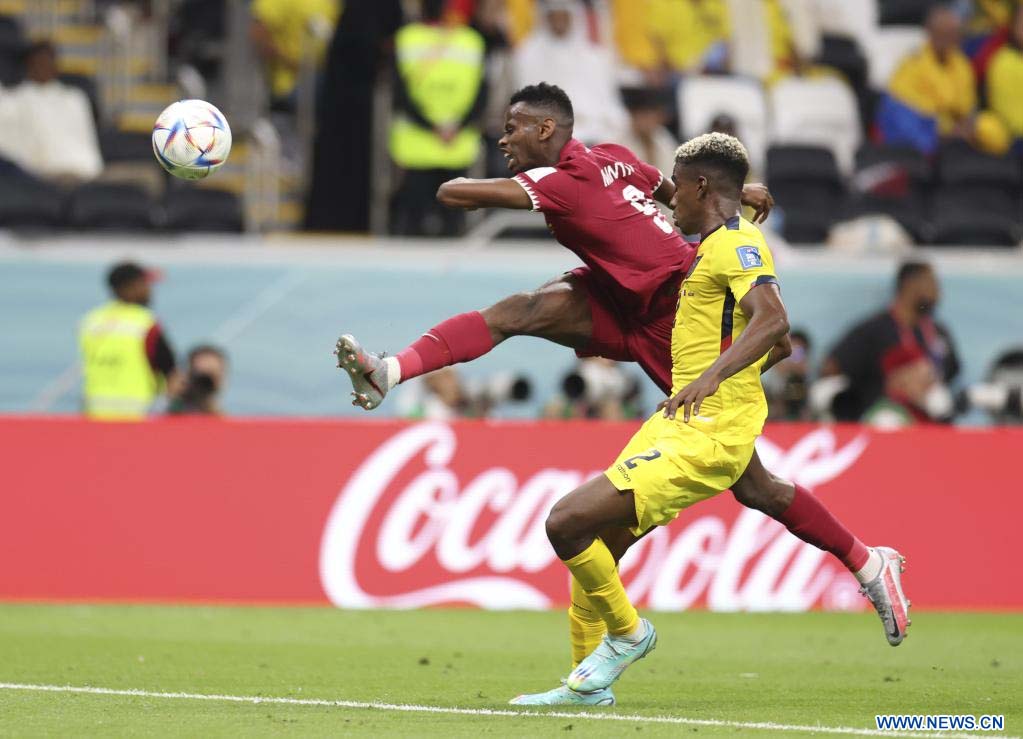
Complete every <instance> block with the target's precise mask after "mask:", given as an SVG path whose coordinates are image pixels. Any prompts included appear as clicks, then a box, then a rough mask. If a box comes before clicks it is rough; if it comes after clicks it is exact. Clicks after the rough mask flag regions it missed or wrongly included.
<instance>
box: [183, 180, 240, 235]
mask: <svg viewBox="0 0 1023 739" xmlns="http://www.w3.org/2000/svg"><path fill="white" fill-rule="evenodd" d="M164 218H165V220H164V224H163V225H164V227H166V228H169V229H172V230H175V231H223V232H231V233H237V232H240V231H242V230H243V229H244V225H245V222H244V215H243V213H242V204H241V201H240V200H239V199H238V196H237V195H235V194H234V193H230V192H226V191H224V190H211V189H207V188H200V187H195V186H193V185H189V186H185V187H175V188H172V189H171V190H169V191H168V193H167V197H166V198H165V199H164Z"/></svg>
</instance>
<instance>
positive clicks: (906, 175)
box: [846, 144, 933, 241]
mask: <svg viewBox="0 0 1023 739" xmlns="http://www.w3.org/2000/svg"><path fill="white" fill-rule="evenodd" d="M932 178H933V167H932V166H931V163H930V162H929V161H928V159H927V158H926V157H925V156H924V155H923V154H921V153H920V152H919V151H917V150H916V149H911V148H909V147H901V146H885V145H878V144H865V145H863V146H861V147H860V149H859V150H858V151H857V152H856V172H855V174H854V175H853V180H852V190H853V195H852V196H851V197H850V200H849V203H848V205H847V211H846V217H847V218H855V217H857V216H863V215H871V214H878V213H880V214H884V215H888V216H891V217H892V218H894V219H895V220H897V221H898V222H899V223H900V224H901V225H902V227H903V228H905V229H906V230H907V231H909V233H910V234H911V235H912V236H913V238H914V240H916V241H924V240H926V238H927V235H928V228H927V226H928V224H927V209H926V207H925V206H926V197H927V194H928V192H929V190H930V185H931V180H932Z"/></svg>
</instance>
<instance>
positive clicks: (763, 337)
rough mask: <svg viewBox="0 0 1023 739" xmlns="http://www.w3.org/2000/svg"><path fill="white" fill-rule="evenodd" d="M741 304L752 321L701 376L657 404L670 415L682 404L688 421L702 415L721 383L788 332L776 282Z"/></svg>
mask: <svg viewBox="0 0 1023 739" xmlns="http://www.w3.org/2000/svg"><path fill="white" fill-rule="evenodd" d="M739 307H740V308H741V309H742V311H743V313H745V314H746V315H747V316H749V324H747V326H746V328H745V330H743V332H742V333H741V334H740V335H739V338H738V339H736V341H735V343H734V344H732V345H731V346H730V347H728V349H726V350H725V351H724V352H722V353H721V356H719V357H718V358H717V360H715V362H714V364H712V365H711V366H710V367H708V368H707V369H706V371H704V373H703V374H702V375H700V376H699V377H698V378H696V380H694V381H693V382H691V383H689V384H688V385H686V386H685V387H684V388H682V389H681V390H680V391H679V392H678V393H677V394H676V395H675V396H674V397H672V398H669V399H668V400H664V401H662V402H661V403H660V405H658V408H663V409H664V415H665V416H667V417H668V418H674V417H675V412H676V411H677V410H678V407H679V406H680V405H681V406H682V408H683V416H682V417H683V420H684V421H685V422H686V423H689V418H690V415H693V416H695V415H699V413H700V404H701V403H702V402H703V400H704V399H705V398H707V397H708V396H711V395H713V394H714V393H715V392H717V389H718V387H719V386H720V385H721V383H722V382H724V381H725V380H727V379H728V378H729V377H731V376H732V375H734V374H735V373H736V372H738V371H739V370H742V369H745V368H746V367H749V366H750V365H751V364H753V363H754V362H755V361H757V360H758V359H760V358H761V357H762V356H764V355H765V354H767V353H768V352H769V351H771V349H772V348H773V347H774V346H775V345H776V344H777V343H778V342H779V341H781V340H782V338H783V337H784V336H785V335H786V334H788V332H789V319H788V314H787V313H786V311H785V304H784V303H782V300H781V291H780V290H779V289H778V286H777V285H776V284H775V283H765V284H763V285H759V286H758V287H754V288H753V289H752V290H750V291H749V292H748V293H746V295H745V297H743V299H742V300H740V301H739Z"/></svg>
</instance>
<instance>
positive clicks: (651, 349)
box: [571, 267, 682, 394]
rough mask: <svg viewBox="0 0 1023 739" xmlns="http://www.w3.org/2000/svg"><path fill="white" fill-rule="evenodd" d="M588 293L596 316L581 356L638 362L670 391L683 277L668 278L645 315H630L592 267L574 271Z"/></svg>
mask: <svg viewBox="0 0 1023 739" xmlns="http://www.w3.org/2000/svg"><path fill="white" fill-rule="evenodd" d="M571 274H572V275H574V276H575V278H576V280H577V281H578V284H579V286H580V287H582V288H583V289H584V290H585V291H586V295H587V297H588V299H589V301H590V314H591V316H592V317H593V338H592V340H591V341H590V345H589V346H587V347H586V348H585V349H580V350H578V351H576V355H577V356H580V357H606V358H608V359H614V360H616V361H619V362H636V363H637V364H639V366H640V367H642V368H643V371H644V372H646V373H647V375H648V376H649V377H650V379H651V380H653V381H654V383H655V384H656V385H657V386H658V387H659V388H660V389H661V390H663V391H664V393H665V394H667V393H668V392H670V391H671V329H672V327H673V326H674V325H675V311H676V309H677V308H678V291H679V286H680V284H681V280H682V274H681V272H680V273H677V274H676V275H675V276H674V277H672V278H669V279H668V280H667V281H665V283H664V284H663V285H662V286H661V288H660V289H659V290H658V291H657V293H656V294H655V295H654V297H653V298H652V299H651V301H650V308H649V309H648V310H647V312H646V313H645V314H643V315H629V314H628V313H627V312H626V311H624V310H623V309H622V308H621V307H620V306H619V305H618V303H617V302H616V301H615V300H614V299H613V298H612V297H611V296H610V295H609V294H608V292H607V290H606V289H605V288H603V287H602V286H600V285H598V284H597V283H596V281H595V280H594V278H593V274H592V273H591V272H590V268H589V267H579V268H578V269H574V270H572V272H571Z"/></svg>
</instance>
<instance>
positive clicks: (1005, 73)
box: [987, 6, 1023, 142]
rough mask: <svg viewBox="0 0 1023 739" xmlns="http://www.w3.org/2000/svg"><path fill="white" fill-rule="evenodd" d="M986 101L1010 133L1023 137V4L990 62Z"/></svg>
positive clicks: (1013, 135)
mask: <svg viewBox="0 0 1023 739" xmlns="http://www.w3.org/2000/svg"><path fill="white" fill-rule="evenodd" d="M987 102H988V105H989V106H990V108H991V110H992V112H994V113H995V114H996V115H997V116H998V117H999V118H1000V119H1001V122H1002V123H1003V124H1004V125H1005V127H1006V128H1007V129H1008V131H1009V135H1010V136H1011V137H1012V138H1013V139H1016V140H1017V142H1018V141H1020V140H1023V6H1021V7H1019V8H1017V9H1016V13H1015V14H1014V15H1013V21H1012V26H1011V27H1010V28H1009V39H1008V41H1007V42H1006V44H1005V46H1003V47H1002V48H1001V49H999V50H998V51H997V52H996V53H995V55H994V57H992V59H991V64H990V66H988V71H987Z"/></svg>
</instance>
